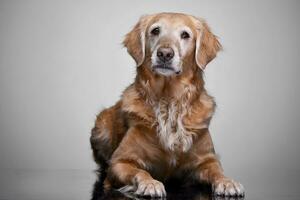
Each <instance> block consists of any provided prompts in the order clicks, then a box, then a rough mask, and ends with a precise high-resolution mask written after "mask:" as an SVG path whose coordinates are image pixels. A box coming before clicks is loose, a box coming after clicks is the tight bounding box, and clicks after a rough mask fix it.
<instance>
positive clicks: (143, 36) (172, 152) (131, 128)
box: [90, 13, 244, 197]
mask: <svg viewBox="0 0 300 200" xmlns="http://www.w3.org/2000/svg"><path fill="white" fill-rule="evenodd" d="M124 45H125V47H127V50H128V52H129V54H130V55H131V56H132V57H133V58H134V60H135V61H136V63H137V76H136V79H135V81H134V83H133V84H131V85H130V86H129V87H128V88H127V89H126V90H125V91H124V92H123V95H122V98H121V99H120V100H119V101H118V102H117V103H116V104H115V105H114V106H112V107H110V108H108V109H105V110H103V111H102V112H101V113H100V114H99V115H98V117H97V120H96V123H95V127H94V128H93V130H92V136H91V138H90V140H91V145H92V149H93V152H94V158H95V160H96V162H98V163H99V164H100V165H102V166H107V169H105V171H106V172H107V177H106V179H105V181H104V184H105V187H107V188H108V187H114V188H120V191H122V192H129V191H130V192H134V193H135V194H137V195H143V196H144V195H145V196H152V197H161V196H165V195H166V192H165V188H164V185H163V183H162V182H165V181H166V180H167V179H169V178H171V177H177V178H180V177H185V178H186V177H188V180H195V181H199V182H205V183H209V184H211V185H212V189H213V191H214V193H215V194H216V195H226V196H243V195H244V189H243V186H242V185H241V184H239V183H237V182H235V181H233V180H232V179H230V178H228V177H226V176H225V175H224V174H223V170H222V167H221V165H220V163H219V160H218V159H217V157H216V154H215V152H214V147H213V143H212V140H211V137H210V133H209V130H208V126H209V122H210V119H211V117H212V115H213V113H214V108H215V102H214V100H213V98H212V97H211V96H209V95H208V94H207V92H206V90H205V88H204V81H203V78H202V73H203V70H204V68H205V67H206V65H207V64H208V63H209V62H210V61H211V60H212V59H214V58H215V57H216V54H217V52H218V51H219V50H220V49H221V45H220V43H219V42H218V40H217V38H216V37H215V35H213V33H212V32H211V31H210V29H209V27H208V25H207V24H206V22H205V21H204V20H202V19H198V18H195V17H193V16H189V15H185V14H179V13H160V14H155V15H148V16H144V17H142V18H141V19H140V21H139V22H138V23H137V24H136V25H135V27H134V28H133V30H132V31H131V32H129V33H128V34H127V35H126V38H125V40H124Z"/></svg>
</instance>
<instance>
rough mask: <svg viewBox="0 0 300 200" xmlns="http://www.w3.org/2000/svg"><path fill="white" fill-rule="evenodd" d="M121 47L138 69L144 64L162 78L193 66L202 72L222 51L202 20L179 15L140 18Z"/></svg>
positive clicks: (163, 14) (167, 14) (166, 14)
mask: <svg viewBox="0 0 300 200" xmlns="http://www.w3.org/2000/svg"><path fill="white" fill-rule="evenodd" d="M124 45H125V46H126V47H127V50H128V52H129V54H131V56H132V57H133V58H134V59H135V61H136V63H137V66H141V65H143V64H146V67H149V68H150V69H151V70H152V71H153V72H155V73H157V74H160V75H163V76H172V75H180V74H181V73H182V72H183V71H184V70H189V68H191V67H192V66H194V65H197V66H199V67H200V68H201V69H204V68H205V66H206V65H207V64H208V63H209V62H210V61H211V60H212V59H213V58H214V57H215V56H216V54H217V52H218V51H219V50H220V49H221V45H220V43H219V42H218V40H217V38H216V37H215V36H214V35H213V34H212V33H211V31H210V29H209V28H208V26H207V24H206V23H205V22H204V21H203V20H201V19H198V18H195V17H193V16H190V15H185V14H180V13H160V14H155V15H148V16H144V17H142V18H141V19H140V20H139V22H138V23H137V24H136V25H135V27H134V28H133V30H132V31H131V32H129V33H128V34H127V35H126V37H125V40H124Z"/></svg>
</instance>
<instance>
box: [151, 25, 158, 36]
mask: <svg viewBox="0 0 300 200" xmlns="http://www.w3.org/2000/svg"><path fill="white" fill-rule="evenodd" d="M159 33H160V30H159V27H156V28H154V29H152V31H151V34H152V35H159Z"/></svg>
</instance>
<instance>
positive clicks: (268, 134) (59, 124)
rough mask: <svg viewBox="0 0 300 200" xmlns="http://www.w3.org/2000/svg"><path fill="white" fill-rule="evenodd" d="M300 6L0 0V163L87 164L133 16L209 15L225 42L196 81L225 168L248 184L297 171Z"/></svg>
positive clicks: (124, 68)
mask: <svg viewBox="0 0 300 200" xmlns="http://www.w3.org/2000/svg"><path fill="white" fill-rule="evenodd" d="M299 9H300V1H241V0H240V1H238V0H237V1H199V0H194V1H187V0H185V1H183V0H182V1H153V0H152V1H140V0H138V1H121V0H120V1H112V0H110V1H107V2H105V3H104V2H101V1H0V98H1V99H0V168H10V169H18V168H22V169H84V170H92V169H94V168H95V164H94V162H93V160H92V156H91V150H90V146H89V135H90V129H91V128H92V126H93V123H94V119H95V116H96V114H97V113H98V112H99V111H100V110H101V109H102V108H104V107H107V106H110V105H112V104H114V103H115V102H116V101H117V100H118V99H119V97H120V94H121V92H122V90H123V89H124V88H125V87H126V86H127V85H129V84H130V83H131V82H132V81H133V78H134V76H135V64H134V61H133V60H132V59H131V58H130V56H129V55H128V54H127V53H126V50H125V49H124V48H122V45H121V42H122V39H123V37H124V35H125V34H126V33H127V32H128V31H129V30H130V29H131V28H132V26H133V25H134V24H135V22H136V21H137V20H138V18H139V16H141V15H143V14H147V13H154V12H161V11H172V12H184V13H189V14H193V15H196V16H200V17H204V18H205V19H207V21H208V23H209V24H210V26H211V27H212V30H213V32H214V33H215V34H216V35H218V36H219V38H220V41H221V43H222V44H223V46H224V51H223V52H221V53H220V54H219V56H218V57H217V59H215V60H214V61H213V62H212V63H211V64H209V66H208V67H207V69H206V72H205V73H206V75H205V79H206V86H207V88H208V90H209V92H210V93H211V94H212V95H213V96H215V98H216V100H217V104H218V109H217V112H216V115H215V117H214V119H213V121H212V124H211V133H212V137H213V140H214V143H215V146H216V150H217V152H218V153H219V154H220V155H221V160H222V163H223V166H224V168H225V171H226V172H227V173H228V174H230V175H232V176H234V177H238V178H239V179H241V180H242V182H243V181H244V182H245V181H247V176H248V172H249V174H250V173H251V174H259V173H266V172H267V171H269V172H270V170H271V171H272V172H277V176H278V177H279V178H280V177H284V174H285V173H288V172H289V171H290V170H300V162H299V161H300V159H299V158H300V156H299V155H298V153H299V150H300V148H299V145H298V144H299V142H300V137H299V128H300V121H299V119H300V107H299V102H300V91H299V78H298V76H299V75H300V74H299V72H300V66H299V64H300V61H299V57H300V55H299V52H300V37H299V35H300V23H299V19H300V14H299V13H300V12H299ZM240 171H242V172H247V173H241V175H238V172H240ZM278 174H279V175H278ZM270 176H272V174H271V175H270Z"/></svg>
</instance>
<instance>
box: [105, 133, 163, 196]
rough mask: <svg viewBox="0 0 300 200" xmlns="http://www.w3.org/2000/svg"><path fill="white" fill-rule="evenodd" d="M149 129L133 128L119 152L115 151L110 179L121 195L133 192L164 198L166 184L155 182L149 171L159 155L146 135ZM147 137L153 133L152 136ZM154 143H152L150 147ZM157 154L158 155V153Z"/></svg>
mask: <svg viewBox="0 0 300 200" xmlns="http://www.w3.org/2000/svg"><path fill="white" fill-rule="evenodd" d="M148 131H149V132H150V130H149V129H146V128H143V127H134V128H130V129H129V130H128V132H127V133H126V136H125V137H124V138H123V140H122V142H121V143H120V145H119V147H118V148H117V150H116V151H115V152H114V154H113V156H112V159H111V165H110V167H109V170H108V178H109V179H111V182H112V185H113V186H114V187H116V186H117V187H120V186H122V187H121V188H120V189H119V190H120V191H121V192H134V193H135V194H136V195H141V196H151V197H165V196H166V191H165V188H164V185H163V184H162V183H161V182H159V181H157V180H155V179H153V178H152V176H151V175H150V173H149V172H148V171H146V170H147V169H149V167H150V165H151V164H150V163H151V162H152V161H151V158H153V157H155V155H156V154H159V151H157V149H156V148H153V143H152V142H155V141H151V138H149V136H147V132H148ZM149 132H148V134H151V133H149ZM151 143H152V144H151ZM156 151H157V152H156Z"/></svg>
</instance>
